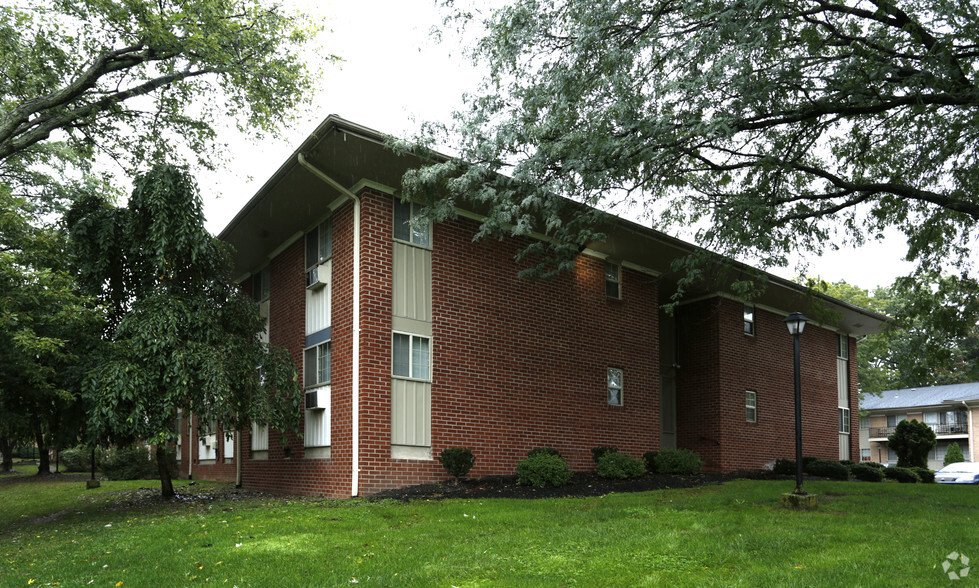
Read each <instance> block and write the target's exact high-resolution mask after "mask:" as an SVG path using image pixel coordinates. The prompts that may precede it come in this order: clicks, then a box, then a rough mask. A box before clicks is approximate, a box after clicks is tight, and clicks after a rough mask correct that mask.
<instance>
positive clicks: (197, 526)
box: [0, 480, 979, 587]
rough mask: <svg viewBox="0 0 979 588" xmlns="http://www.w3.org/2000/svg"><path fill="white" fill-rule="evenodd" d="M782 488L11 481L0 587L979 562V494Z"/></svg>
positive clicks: (742, 576)
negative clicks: (157, 496)
mask: <svg viewBox="0 0 979 588" xmlns="http://www.w3.org/2000/svg"><path fill="white" fill-rule="evenodd" d="M198 484H199V485H198V486H196V488H205V489H207V488H209V487H208V486H202V485H200V483H198ZM786 484H787V483H784V482H767V481H747V480H741V481H736V482H731V483H727V484H724V485H722V486H711V487H703V488H696V489H686V490H666V491H657V492H649V493H642V494H617V495H608V496H604V497H596V498H577V499H547V500H503V499H488V500H473V501H469V500H446V501H433V502H429V501H418V502H412V503H409V504H403V503H396V502H376V503H375V502H367V501H363V500H349V501H332V500H295V499H286V498H283V499H268V498H266V499H248V500H238V501H235V500H219V501H215V502H212V503H209V504H207V503H191V504H187V503H173V504H161V503H160V501H158V500H153V501H150V502H149V504H148V505H147V504H145V503H144V504H142V505H141V506H136V507H119V506H118V504H120V503H125V502H126V501H127V500H130V499H131V498H132V496H133V495H134V493H136V490H135V489H136V488H138V487H140V486H147V485H153V488H157V487H158V485H156V484H153V483H149V482H103V487H102V488H100V489H98V490H93V491H86V490H85V489H84V484H81V483H78V482H73V483H68V484H64V483H50V482H48V483H33V484H28V483H24V484H5V485H4V486H2V487H0V506H2V508H0V529H2V530H0V586H44V585H59V586H87V585H93V586H148V585H155V586H184V585H194V584H207V585H222V586H224V585H226V586H240V587H244V586H273V585H297V586H341V585H343V586H348V585H351V584H354V583H357V584H364V585H371V586H460V587H461V586H500V585H503V586H569V585H581V586H659V585H672V586H741V585H743V586H885V585H886V586H905V585H906V586H946V585H948V583H949V582H950V580H949V579H948V577H947V576H946V575H945V573H944V572H943V570H942V568H941V564H942V562H943V561H944V560H945V556H946V555H947V554H949V553H950V552H952V551H959V552H963V553H965V554H966V555H971V556H973V557H979V528H977V526H976V525H974V524H972V523H971V522H970V521H971V520H972V518H973V517H974V516H975V513H976V510H977V507H979V491H977V490H979V489H977V488H971V487H955V486H939V485H923V484H918V485H910V484H893V483H882V484H870V483H857V482H851V483H845V482H811V483H807V489H808V490H809V491H811V492H816V493H818V494H819V495H820V507H819V510H817V511H814V512H795V511H788V510H785V509H783V508H781V507H780V506H779V496H780V494H781V493H782V492H784V491H788V490H791V487H790V486H791V484H788V486H787V485H786ZM179 490H180V489H179V488H178V491H179ZM185 490H186V489H185ZM113 505H116V506H113ZM52 513H59V514H58V516H57V517H49V518H53V519H54V520H50V521H49V522H40V523H39V522H36V517H39V516H44V515H51V514H52ZM971 581H972V580H971V578H966V579H964V580H963V581H960V582H957V584H961V585H966V584H968V583H969V582H971Z"/></svg>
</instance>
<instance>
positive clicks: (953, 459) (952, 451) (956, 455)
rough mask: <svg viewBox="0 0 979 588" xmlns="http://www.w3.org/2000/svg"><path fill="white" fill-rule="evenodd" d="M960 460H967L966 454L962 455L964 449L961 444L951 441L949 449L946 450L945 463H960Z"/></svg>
mask: <svg viewBox="0 0 979 588" xmlns="http://www.w3.org/2000/svg"><path fill="white" fill-rule="evenodd" d="M960 461H965V456H964V455H962V449H961V448H960V447H959V444H958V443H956V442H955V441H952V442H951V443H949V445H948V449H946V450H945V461H944V465H949V464H953V463H959V462H960Z"/></svg>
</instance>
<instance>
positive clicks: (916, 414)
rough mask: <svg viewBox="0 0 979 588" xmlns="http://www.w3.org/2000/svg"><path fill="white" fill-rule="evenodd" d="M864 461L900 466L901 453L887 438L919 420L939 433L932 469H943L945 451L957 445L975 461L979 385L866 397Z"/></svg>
mask: <svg viewBox="0 0 979 588" xmlns="http://www.w3.org/2000/svg"><path fill="white" fill-rule="evenodd" d="M860 410H861V411H862V412H863V413H864V416H863V417H862V418H861V419H860V459H861V461H876V462H879V463H885V464H889V465H895V464H897V454H895V453H894V450H893V449H890V448H889V447H888V446H887V438H888V437H890V436H891V435H892V434H893V433H894V429H895V428H896V427H897V424H898V423H899V422H901V421H903V420H911V419H914V420H917V421H918V422H920V423H925V424H926V425H928V426H929V427H931V428H932V430H934V431H935V438H936V444H935V448H934V449H933V450H932V451H931V453H930V454H929V455H928V467H929V468H931V469H934V470H939V469H941V468H942V466H943V465H944V462H945V452H946V451H948V446H949V445H951V444H952V443H957V444H958V446H959V449H961V450H962V456H963V457H964V458H965V460H966V461H975V457H974V456H975V454H976V453H975V452H976V437H977V435H979V382H972V383H968V384H950V385H947V386H930V387H926V388H905V389H903V390H887V391H886V392H881V393H880V396H865V397H864V399H863V401H862V402H861V403H860Z"/></svg>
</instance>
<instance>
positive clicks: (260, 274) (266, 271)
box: [252, 265, 272, 304]
mask: <svg viewBox="0 0 979 588" xmlns="http://www.w3.org/2000/svg"><path fill="white" fill-rule="evenodd" d="M271 276H272V271H271V266H268V265H266V266H265V267H263V268H262V269H260V270H259V271H257V272H255V273H254V274H252V301H253V302H255V303H257V304H261V303H262V302H265V301H266V300H268V299H269V298H270V297H271V294H272V281H271Z"/></svg>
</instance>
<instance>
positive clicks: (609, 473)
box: [598, 451, 646, 480]
mask: <svg viewBox="0 0 979 588" xmlns="http://www.w3.org/2000/svg"><path fill="white" fill-rule="evenodd" d="M645 473H646V466H645V465H643V462H642V460H641V459H637V458H635V457H632V456H631V455H627V454H625V453H619V452H618V451H610V452H608V453H606V454H605V455H603V456H602V457H600V458H598V475H599V476H601V477H603V478H615V479H618V480H627V479H629V478H638V477H640V476H642V475H643V474H645Z"/></svg>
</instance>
